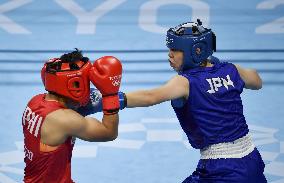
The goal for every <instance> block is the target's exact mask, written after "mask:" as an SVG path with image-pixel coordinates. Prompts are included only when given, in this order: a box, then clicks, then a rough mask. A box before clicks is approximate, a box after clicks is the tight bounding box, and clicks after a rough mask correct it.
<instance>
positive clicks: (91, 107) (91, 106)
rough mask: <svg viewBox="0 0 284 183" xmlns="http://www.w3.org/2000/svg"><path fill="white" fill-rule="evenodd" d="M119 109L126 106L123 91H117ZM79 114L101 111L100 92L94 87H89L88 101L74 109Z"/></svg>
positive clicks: (85, 114)
mask: <svg viewBox="0 0 284 183" xmlns="http://www.w3.org/2000/svg"><path fill="white" fill-rule="evenodd" d="M118 97H119V104H120V110H122V109H124V108H125V107H126V106H127V99H126V96H125V94H124V93H123V92H118ZM75 111H77V112H78V113H79V114H81V115H82V116H87V115H90V114H94V113H97V112H102V111H103V103H102V94H101V92H100V91H99V90H97V89H95V88H91V89H90V101H89V102H88V104H87V105H85V106H82V107H79V108H78V109H76V110H75Z"/></svg>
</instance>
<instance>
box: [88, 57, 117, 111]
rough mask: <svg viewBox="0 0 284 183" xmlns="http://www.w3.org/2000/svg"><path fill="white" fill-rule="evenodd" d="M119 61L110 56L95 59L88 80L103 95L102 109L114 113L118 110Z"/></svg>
mask: <svg viewBox="0 0 284 183" xmlns="http://www.w3.org/2000/svg"><path fill="white" fill-rule="evenodd" d="M121 74H122V65H121V62H120V61H119V60H118V59H117V58H115V57H112V56H104V57H101V58H99V59H98V60H96V61H95V62H94V64H93V67H92V68H91V69H90V75H89V76H90V80H91V82H92V83H93V84H94V85H95V86H96V88H97V89H98V90H99V91H100V92H101V94H102V96H103V111H104V113H105V114H114V113H117V112H118V110H119V98H118V95H117V93H118V90H119V87H120V82H121Z"/></svg>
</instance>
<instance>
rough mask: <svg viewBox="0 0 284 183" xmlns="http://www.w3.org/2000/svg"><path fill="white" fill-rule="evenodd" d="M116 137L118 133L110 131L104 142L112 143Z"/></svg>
mask: <svg viewBox="0 0 284 183" xmlns="http://www.w3.org/2000/svg"><path fill="white" fill-rule="evenodd" d="M117 137H118V131H112V132H110V133H109V134H108V135H107V137H106V138H105V140H104V141H105V142H107V141H114V140H115V139H117Z"/></svg>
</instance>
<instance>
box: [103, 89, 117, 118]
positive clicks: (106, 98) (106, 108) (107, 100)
mask: <svg viewBox="0 0 284 183" xmlns="http://www.w3.org/2000/svg"><path fill="white" fill-rule="evenodd" d="M102 102H103V112H104V114H108V115H111V114H116V113H118V111H119V106H120V104H119V97H118V94H117V93H116V94H110V95H103V100H102Z"/></svg>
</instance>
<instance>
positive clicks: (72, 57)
mask: <svg viewBox="0 0 284 183" xmlns="http://www.w3.org/2000/svg"><path fill="white" fill-rule="evenodd" d="M60 60H61V62H53V63H47V67H46V71H47V72H51V73H55V72H58V71H62V70H61V65H62V63H69V67H70V70H79V69H80V67H79V66H78V65H77V64H76V62H77V61H79V60H81V61H83V62H85V63H86V62H88V61H89V58H88V57H83V54H82V51H81V50H79V49H78V48H75V51H72V52H70V53H65V54H63V55H61V56H60Z"/></svg>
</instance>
